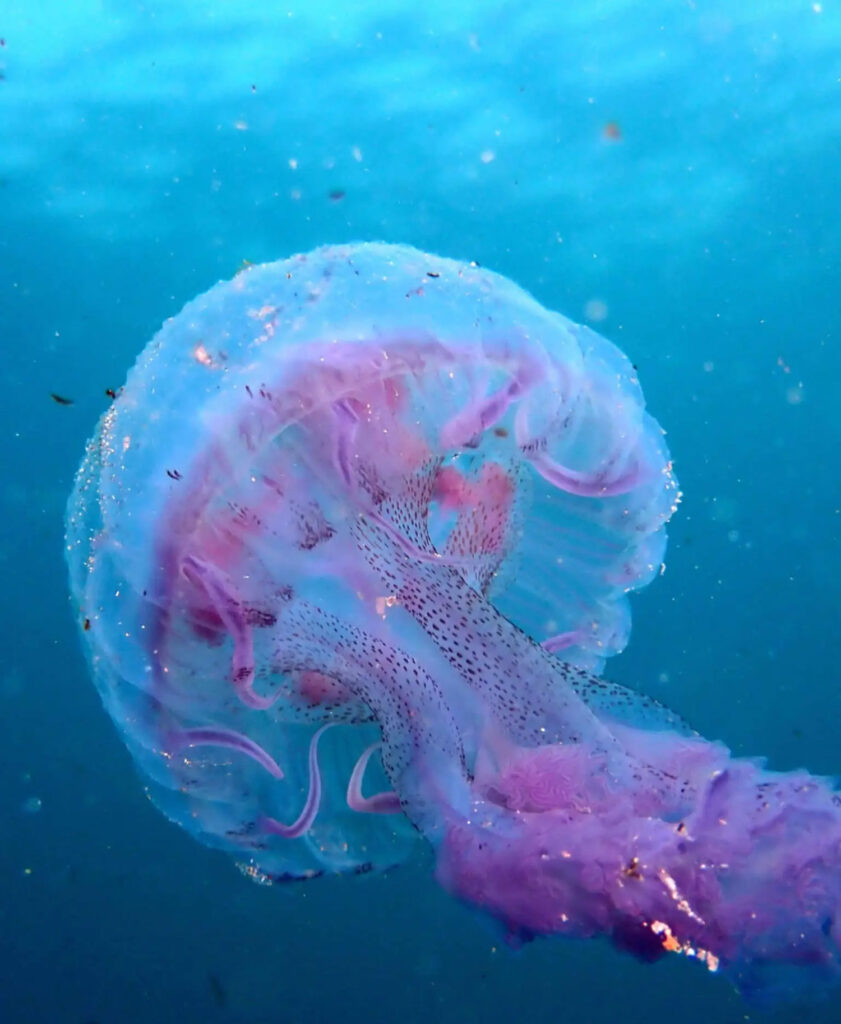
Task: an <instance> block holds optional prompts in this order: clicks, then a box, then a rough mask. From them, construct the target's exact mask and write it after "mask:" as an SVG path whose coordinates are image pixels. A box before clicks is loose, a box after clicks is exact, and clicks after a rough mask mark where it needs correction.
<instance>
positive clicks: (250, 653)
mask: <svg viewBox="0 0 841 1024" xmlns="http://www.w3.org/2000/svg"><path fill="white" fill-rule="evenodd" d="M181 571H182V572H183V573H184V575H185V576H186V577H187V579H188V580H189V581H190V582H191V583H193V584H196V585H197V586H200V587H201V588H202V590H204V592H205V594H207V596H208V597H209V598H210V601H211V603H212V605H213V608H214V611H215V612H216V614H217V615H218V616H219V618H220V619H221V620H222V624H223V625H224V627H225V629H227V630H228V632H229V633H230V634H231V637H232V638H233V641H234V653H233V658H232V660H231V669H232V672H233V682H234V689H235V690H236V694H237V696H238V697H239V699H240V700H241V701H242V703H243V704H245V705H246V707H249V708H254V709H255V710H256V711H265V710H266V708H270V707H271V706H272V704H274V703H275V701H276V700H277V695H275V696H271V697H261V696H260V695H259V694H257V693H255V692H254V686H253V684H254V640H253V637H252V635H251V629H250V627H249V626H248V623H247V622H246V621H245V616H244V615H243V611H242V606H241V605H240V603H239V601H238V600H237V598H236V595H235V594H234V593H232V592H231V590H230V588H229V587H228V586H227V584H226V582H225V580H224V579H223V578H222V574H221V573H220V572H219V570H218V569H217V568H216V567H215V566H214V565H211V563H210V562H205V561H204V560H203V559H201V558H195V557H194V556H193V555H187V557H186V558H185V559H184V561H183V562H182V564H181Z"/></svg>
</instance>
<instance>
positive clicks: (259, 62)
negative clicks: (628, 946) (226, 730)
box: [0, 0, 841, 1024]
mask: <svg viewBox="0 0 841 1024" xmlns="http://www.w3.org/2000/svg"><path fill="white" fill-rule="evenodd" d="M0 39H2V45H0V210H2V216H1V217H0V352H2V357H3V359H2V372H3V377H2V380H3V394H2V399H3V400H2V403H0V438H2V453H3V455H2V466H3V470H4V472H3V475H2V479H0V505H1V506H2V511H3V522H4V523H5V524H6V527H7V528H6V529H5V531H4V532H3V535H2V537H0V566H2V572H3V581H4V583H5V587H4V597H3V602H4V603H3V615H2V617H0V636H1V637H2V641H3V646H2V649H3V650H4V651H5V656H4V659H3V663H2V667H0V721H2V738H3V748H2V749H3V757H2V758H1V759H0V887H2V888H1V889H0V1021H3V1022H7V1021H8V1022H9V1024H17V1022H26V1024H28V1022H33V1024H35V1022H38V1024H40V1022H42V1021H43V1022H62V1024H63V1022H65V1021H67V1022H71V1024H76V1022H78V1024H84V1022H93V1021H96V1022H98V1024H109V1022H112V1021H113V1022H117V1021H119V1022H127V1024H134V1022H138V1024H145V1022H152V1021H154V1022H167V1021H179V1022H189V1024H191V1022H193V1021H197V1022H198V1021H201V1022H205V1021H207V1022H215V1021H220V1022H254V1024H263V1022H266V1024H269V1022H284V1024H285V1022H299V1021H300V1022H304V1021H307V1022H309V1021H322V1020H327V1019H336V1018H338V1019H342V1020H351V1021H356V1020H360V1021H362V1020H364V1021H366V1024H376V1022H381V1021H382V1022H391V1021H401V1022H407V1024H408V1022H415V1021H425V1020H428V1019H431V1018H434V1019H436V1020H440V1021H445V1022H449V1021H453V1022H455V1021H458V1022H459V1024H465V1022H467V1024H469V1022H472V1021H477V1022H478V1021H483V1022H502V1021H510V1020H521V1019H528V1020H529V1021H532V1022H534V1024H538V1022H541V1021H549V1020H553V1021H554V1020H556V1019H557V1018H558V1017H559V1016H561V1015H562V1016H563V1018H564V1020H565V1021H567V1022H569V1024H585V1022H586V1024H608V1022H615V1021H617V1020H622V1021H625V1022H627V1024H636V1022H640V1024H641V1022H643V1021H649V1020H652V1019H658V1018H659V1019H662V1018H664V1017H665V1016H667V1015H668V1016H669V1017H677V1018H678V1019H680V1020H681V1021H682V1022H683V1024H700V1022H702V1021H703V1022H705V1024H707V1022H710V1021H721V1022H725V1024H735V1022H737V1021H743V1020H750V1021H774V1022H780V1024H782V1022H789V1021H802V1020H810V1021H815V1022H830V1021H832V1022H836V1021H837V1020H838V1019H839V1018H840V1017H841V989H839V990H838V991H837V992H836V993H835V994H834V995H831V996H830V997H829V998H828V999H827V1000H826V1001H824V1002H822V1003H819V1004H817V1005H816V1006H810V1007H808V1008H806V1009H804V1008H803V1007H781V1008H778V1009H776V1010H767V1011H765V1010H763V1011H759V1010H756V1009H754V1008H751V1007H747V1006H745V1005H744V1004H743V1003H742V1002H741V1001H740V1000H739V998H738V997H737V996H736V995H735V994H734V993H733V992H732V991H731V990H730V989H729V987H728V986H727V983H726V982H723V981H722V980H721V979H716V978H714V977H710V976H709V975H708V974H707V973H706V972H705V971H703V970H702V969H701V968H699V967H698V966H697V965H693V964H691V963H687V962H685V961H683V960H681V959H679V958H671V959H667V960H665V961H662V962H660V963H658V964H656V965H654V966H651V967H645V966H642V965H640V964H638V963H636V962H633V961H631V960H630V959H628V958H625V957H622V956H621V955H619V954H618V953H616V952H615V951H613V950H612V949H609V948H607V947H606V946H604V945H602V944H600V943H590V944H587V943H580V944H566V943H562V942H557V941H556V942H552V941H545V942H538V943H534V944H532V945H530V946H529V947H527V948H525V949H523V950H522V951H520V952H518V953H516V954H514V953H512V952H510V951H509V950H507V949H506V948H505V946H504V943H503V942H501V941H500V936H499V935H498V934H497V933H496V932H495V931H494V930H493V929H491V928H490V927H489V926H488V925H487V923H486V922H484V921H483V920H481V919H479V918H478V917H476V916H475V915H474V914H473V913H472V912H470V911H468V910H467V909H464V908H462V907H460V906H458V905H456V904H455V903H454V902H452V901H451V900H449V899H448V898H447V897H446V896H445V895H444V894H443V893H442V892H441V891H440V890H439V889H438V888H437V887H436V886H435V884H434V882H433V881H432V879H431V877H430V864H429V862H428V860H427V859H426V858H425V857H424V856H423V855H422V854H419V855H418V856H417V857H416V858H415V860H414V861H413V862H412V863H411V864H410V865H408V866H406V867H405V868H401V869H400V870H397V871H395V872H393V873H390V874H387V875H383V876H376V877H367V878H364V879H359V880H347V879H321V880H319V881H318V882H317V883H314V884H312V885H310V886H303V887H295V888H291V889H284V888H282V887H277V886H276V887H272V888H261V887H258V886H256V885H252V884H250V883H248V882H247V881H246V880H245V879H243V878H242V877H241V875H240V874H239V873H237V872H236V871H235V870H234V869H233V868H232V866H231V864H230V863H229V862H228V860H227V859H226V858H225V857H224V856H222V855H221V854H217V853H214V852H211V851H209V850H206V849H204V848H202V847H200V846H198V845H197V844H196V843H195V842H194V841H193V840H192V839H190V837H189V836H187V835H185V834H183V833H181V832H180V831H179V830H177V829H176V828H174V827H173V826H171V825H169V824H168V823H167V822H166V821H165V820H164V819H163V818H162V817H161V816H160V815H159V814H158V813H157V812H156V811H155V810H154V808H153V807H152V806H151V805H150V804H149V802H148V801H147V800H146V799H145V797H144V794H143V789H142V785H141V784H140V782H139V781H138V779H137V777H136V775H135V773H134V770H133V766H132V764H131V762H130V759H129V757H128V755H127V754H126V752H125V751H124V749H123V746H122V744H121V742H120V740H119V738H118V736H117V734H116V732H115V731H114V729H113V727H112V725H111V723H110V721H109V720H108V719H107V717H106V716H105V715H104V713H103V712H102V710H101V708H100V706H99V701H98V698H97V696H96V694H95V691H94V689H93V687H92V685H91V684H90V681H89V680H88V678H87V672H86V669H85V666H84V663H83V659H82V656H81V653H80V650H79V644H78V638H77V636H76V633H75V630H76V626H75V623H74V621H73V616H72V614H71V610H70V608H69V605H68V601H67V597H66V578H65V569H64V564H63V553H62V546H63V541H62V534H63V525H62V517H63V511H64V503H65V501H66V497H67V494H68V492H69V489H70V486H71V481H72V476H73V473H74V470H75V468H76V465H77V464H78V461H79V459H80V458H81V454H82V451H83V447H84V443H85V440H86V438H87V437H88V436H89V435H90V433H91V432H92V430H93V426H94V423H95V420H96V418H97V416H98V415H99V414H100V413H101V411H102V410H103V409H104V408H105V407H106V406H107V403H108V398H107V397H106V394H105V391H106V389H108V388H117V387H119V385H120V384H121V383H122V380H123V379H124V376H125V373H126V370H127V369H128V367H129V366H130V365H131V363H132V361H133V359H134V358H135V356H136V354H137V353H138V352H139V350H140V349H141V348H142V346H143V345H144V344H145V342H146V341H147V340H148V338H149V337H150V336H151V335H152V333H153V332H154V331H155V330H156V329H157V327H158V326H159V325H160V323H161V322H162V321H163V319H164V318H166V317H168V316H170V315H172V314H174V313H175V312H177V310H178V309H179V308H180V307H181V305H182V304H183V303H184V302H185V301H186V300H188V299H189V298H191V297H192V296H193V295H195V294H197V293H198V292H200V291H203V290H204V289H205V288H206V287H208V286H209V285H211V284H212V283H214V282H215V281H216V280H218V279H219V278H225V277H230V276H231V275H232V274H233V273H234V272H235V271H236V270H237V269H238V267H239V266H240V265H241V264H242V261H243V260H249V261H252V262H258V261H262V260H268V259H274V258H277V257H280V256H285V255H288V254H291V253H293V252H297V251H305V250H309V249H311V248H313V247H314V246H316V245H319V244H322V243H325V242H331V241H332V242H336V241H347V240H352V239H371V238H377V239H384V240H387V241H400V242H407V243H411V244H413V245H415V246H418V247H419V248H421V249H425V250H429V251H432V252H439V253H442V254H446V255H450V256H455V257H458V258H466V259H473V260H476V261H478V262H480V263H481V264H482V265H483V266H489V267H492V268H494V269H495V270H498V271H500V272H502V273H504V274H506V275H508V276H510V277H511V278H513V279H514V280H516V281H517V282H518V283H520V284H521V285H523V286H524V287H526V288H527V289H529V290H530V291H531V292H533V293H534V294H535V295H536V296H537V297H538V298H539V299H540V300H541V301H542V302H544V303H545V304H546V305H548V306H550V307H553V308H556V309H559V310H561V311H562V312H564V313H566V314H567V315H568V316H570V317H572V318H573V319H579V320H583V321H586V322H589V323H591V325H592V326H594V327H595V328H596V329H598V330H600V331H601V332H602V333H604V334H606V335H607V336H608V337H610V338H612V339H613V340H614V341H616V342H617V343H618V344H619V345H620V346H621V347H622V348H623V349H624V350H625V351H626V352H627V353H628V354H629V356H630V357H631V358H632V360H633V361H634V363H636V365H637V366H638V368H639V373H640V377H641V380H642V383H643V386H644V388H645V391H646V395H647V398H648V402H649V406H650V408H651V410H652V412H653V413H654V414H655V415H656V416H657V418H658V419H659V420H660V421H661V422H662V423H663V425H664V426H665V427H666V428H667V430H668V442H669V445H670V448H671V450H672V453H673V455H674V457H675V460H676V463H677V468H678V472H679V476H680V480H681V484H682V487H683V490H684V492H685V499H684V503H683V505H682V506H681V509H680V511H679V513H678V515H677V516H676V518H675V519H674V520H673V522H672V526H671V531H670V536H671V541H670V547H669V551H668V555H667V571H666V573H665V575H664V577H663V578H662V579H658V580H656V581H655V583H653V584H652V585H651V587H650V588H649V589H648V590H647V591H646V592H645V593H643V594H641V595H639V596H637V597H636V599H635V601H634V616H635V625H634V633H633V637H632V641H631V644H630V646H629V648H628V650H627V651H626V652H625V653H624V654H623V655H621V656H620V657H619V658H617V659H615V660H614V662H613V663H612V664H611V666H610V675H611V677H612V678H614V679H617V680H618V681H620V682H623V683H627V684H628V685H632V686H636V687H638V688H640V689H643V690H645V691H646V692H649V693H651V694H653V695H655V696H657V697H659V698H660V699H661V700H663V701H665V702H666V703H668V704H669V705H670V706H672V707H673V708H674V709H675V710H677V711H679V712H681V713H682V714H683V715H684V716H685V717H686V718H688V719H689V720H690V721H691V722H692V723H693V724H694V725H695V726H696V727H697V728H698V729H699V730H700V731H701V732H702V733H703V734H704V735H706V736H709V737H715V738H721V739H723V740H724V741H726V742H727V743H728V744H729V745H730V746H731V747H732V748H733V749H734V750H735V751H736V752H737V753H741V754H764V755H767V756H768V758H769V760H770V763H771V764H772V765H773V766H775V767H779V768H790V767H796V766H808V767H809V768H810V769H812V770H813V771H816V772H823V773H832V772H837V771H839V769H841V754H839V750H838V744H837V735H838V725H837V723H838V721H839V717H841V693H839V688H838V685H837V683H838V680H839V669H838V660H839V658H838V655H839V652H841V640H839V631H838V629H837V625H836V623H837V619H838V609H839V606H840V605H841V585H839V581H838V579H839V574H838V572H837V567H838V565H839V557H838V556H839V551H841V528H840V527H841V483H839V467H841V460H839V455H838V450H839V440H841V438H839V434H841V427H839V419H838V416H837V410H838V408H839V406H841V383H839V382H840V381H841V372H839V371H841V355H839V354H838V352H837V346H838V344H839V332H841V306H839V301H838V295H839V294H841V286H840V285H839V272H841V242H839V232H838V225H839V220H841V218H840V217H839V214H841V199H839V195H840V194H841V193H839V189H838V181H839V175H838V167H839V166H841V130H840V129H841V61H839V58H838V53H839V52H841V51H839V44H841V8H840V7H839V5H838V3H837V2H836V0H824V2H823V3H809V2H799V0H798V2H794V0H785V2H784V0H745V2H743V3H739V4H736V3H732V2H731V3H727V2H723V0H719V2H715V0H710V2H704V0H679V2H678V0H650V2H645V3H643V2H641V0H637V2H631V0H605V2H594V0H591V2H584V0H567V2H564V3H557V2H549V0H541V2H535V3H531V4H523V3H516V4H515V3H500V2H496V0H485V2H478V0H449V2H445V0H429V2H427V3H426V4H423V5H417V4H408V3H405V2H399V0H379V2H376V3H374V2H371V0H366V2H360V3H351V2H348V3H342V4H340V3H337V2H336V0H308V2H307V3H305V4H301V5H296V4H295V3H294V0H288V3H287V4H286V5H284V6H280V5H261V6H259V7H255V6H254V5H245V4H242V3H238V2H234V0H215V2H211V0H206V2H200V0H181V2H179V3H177V4H165V3H162V2H160V0H151V2H147V3H128V2H127V0H111V2H107V0H73V3H67V2H66V0H40V2H39V3H37V4H31V3H28V4H25V3H22V2H20V0H3V3H2V4H0ZM51 393H54V394H57V395H59V396H62V397H64V398H67V399H72V402H73V404H72V405H67V404H60V403H58V402H56V401H55V400H54V399H53V398H51Z"/></svg>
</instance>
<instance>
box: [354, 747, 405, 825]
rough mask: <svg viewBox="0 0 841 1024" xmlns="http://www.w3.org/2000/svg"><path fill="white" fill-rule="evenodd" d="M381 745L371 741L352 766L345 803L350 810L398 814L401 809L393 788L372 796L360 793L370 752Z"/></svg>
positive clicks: (366, 812) (364, 812) (365, 812)
mask: <svg viewBox="0 0 841 1024" xmlns="http://www.w3.org/2000/svg"><path fill="white" fill-rule="evenodd" d="M381 746H382V744H381V743H372V744H371V746H370V747H368V748H367V749H365V750H364V751H363V752H362V754H361V755H360V757H359V760H358V761H357V762H356V764H355V765H354V767H353V771H352V772H351V776H350V781H349V782H348V786H347V804H348V807H349V808H350V809H351V810H352V811H359V812H360V813H363V814H399V813H400V812H401V810H402V808H401V806H400V797H399V796H398V795H397V794H396V793H395V792H394V790H388V791H387V792H383V793H375V794H374V795H373V796H363V795H362V779H363V776H364V775H365V769H366V768H367V767H368V761H369V760H370V759H371V754H373V753H374V751H375V750H377V748H378V747H381Z"/></svg>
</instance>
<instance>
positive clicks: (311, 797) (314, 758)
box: [257, 722, 334, 839]
mask: <svg viewBox="0 0 841 1024" xmlns="http://www.w3.org/2000/svg"><path fill="white" fill-rule="evenodd" d="M333 724H334V723H333V722H328V723H327V724H326V725H322V726H321V728H320V729H319V730H318V731H317V732H316V733H315V734H314V735H313V738H312V739H311V740H310V752H309V761H308V763H309V789H308V792H307V799H306V802H305V803H304V807H303V810H302V811H301V813H300V814H299V815H298V817H297V818H296V819H295V821H293V822H292V824H291V825H285V824H284V823H283V822H282V821H278V820H277V818H268V817H260V818H259V819H258V821H257V825H258V827H259V828H262V829H265V831H266V832H271V833H272V834H273V835H276V836H283V838H284V839H298V838H299V836H302V835H304V833H305V832H308V831H309V829H310V827H311V826H312V823H313V822H314V821H315V816H316V815H317V814H318V808H319V805H320V804H321V772H320V771H319V768H318V741H319V740H320V739H321V735H322V733H323V732H325V730H327V729H329V728H330V726H331V725H333Z"/></svg>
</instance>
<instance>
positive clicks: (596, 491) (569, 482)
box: [525, 451, 642, 498]
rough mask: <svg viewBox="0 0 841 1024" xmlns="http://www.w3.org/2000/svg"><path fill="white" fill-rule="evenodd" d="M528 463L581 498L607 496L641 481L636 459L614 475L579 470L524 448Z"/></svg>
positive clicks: (560, 487) (634, 485) (546, 478)
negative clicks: (632, 463)
mask: <svg viewBox="0 0 841 1024" xmlns="http://www.w3.org/2000/svg"><path fill="white" fill-rule="evenodd" d="M525 455H526V457H527V458H528V459H529V461H530V462H531V464H532V465H533V466H534V468H535V469H536V470H537V472H538V473H540V475H541V476H542V477H543V479H544V480H548V481H549V483H550V484H553V485H554V486H555V487H557V488H559V489H560V490H562V491H566V492H567V494H576V495H578V496H579V497H582V498H610V497H613V496H614V495H616V494H627V493H628V491H632V490H633V489H634V488H635V487H636V486H637V485H638V484H639V482H640V478H641V476H642V472H641V470H640V467H639V465H638V464H637V463H634V465H632V466H631V468H630V469H627V470H625V472H624V473H620V474H619V475H618V476H614V477H613V478H610V477H608V475H607V473H582V472H581V471H580V470H577V469H569V468H568V467H567V466H562V465H561V464H560V463H559V462H555V460H554V459H551V458H550V457H549V456H548V455H546V454H545V453H544V452H528V451H527V452H525Z"/></svg>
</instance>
